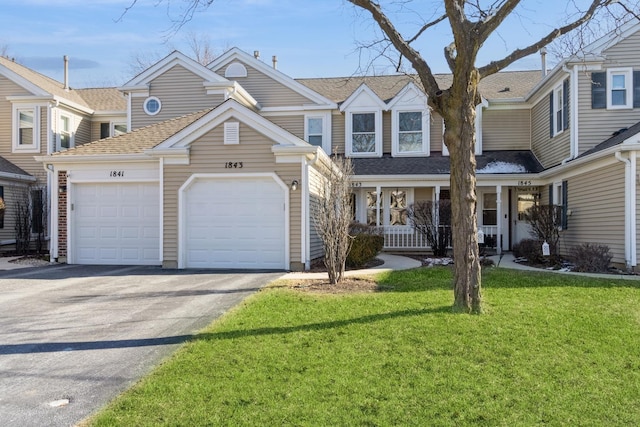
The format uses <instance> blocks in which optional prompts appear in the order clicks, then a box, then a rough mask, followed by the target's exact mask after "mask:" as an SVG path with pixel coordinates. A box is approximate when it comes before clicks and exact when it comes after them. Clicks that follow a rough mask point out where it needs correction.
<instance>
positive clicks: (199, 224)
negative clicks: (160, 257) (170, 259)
mask: <svg viewBox="0 0 640 427" xmlns="http://www.w3.org/2000/svg"><path fill="white" fill-rule="evenodd" d="M284 197H285V192H284V190H283V189H282V188H281V187H280V186H279V185H278V184H277V183H276V182H275V181H274V179H273V178H271V177H256V178H253V177H252V178H245V179H220V178H201V179H198V180H196V181H195V182H193V183H192V184H191V186H190V187H189V188H188V189H187V191H186V192H185V205H184V209H185V210H186V212H185V216H184V217H185V241H184V245H185V246H186V247H185V252H184V253H185V258H186V263H185V264H186V266H187V267H191V268H246V269H256V268H259V269H284V268H286V267H287V266H285V257H286V253H285V238H286V232H285V223H286V221H285V212H284V205H285V201H284Z"/></svg>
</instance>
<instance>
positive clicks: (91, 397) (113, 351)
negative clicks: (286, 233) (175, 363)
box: [0, 265, 282, 426]
mask: <svg viewBox="0 0 640 427" xmlns="http://www.w3.org/2000/svg"><path fill="white" fill-rule="evenodd" d="M280 276H282V273H254V272H251V273H249V272H247V273H241V272H217V271H204V270H197V271H194V270H188V271H181V270H162V269H160V268H158V267H115V266H77V265H74V266H69V265H59V266H47V267H39V268H27V269H21V270H13V271H0V425H1V426H72V425H74V424H76V423H78V422H79V421H81V420H82V419H84V418H85V417H87V416H88V415H90V414H92V413H94V412H95V411H96V410H98V409H99V408H100V407H102V406H103V405H105V404H106V403H107V402H108V401H109V400H110V399H112V398H113V397H115V396H116V395H117V394H118V393H120V392H122V391H123V390H125V389H126V388H127V387H129V386H130V385H131V384H133V383H134V382H135V381H136V380H137V379H138V378H140V377H142V376H143V375H145V374H147V373H148V372H149V371H150V370H151V369H152V368H153V366H155V365H157V364H158V363H159V362H160V361H161V360H162V359H163V358H165V357H167V356H168V355H169V354H170V353H171V352H172V351H174V350H175V349H176V348H177V346H178V345H179V344H180V343H182V342H184V341H185V340H187V339H189V338H190V337H191V336H192V334H194V333H196V332H197V331H198V330H200V329H201V328H203V327H204V326H206V325H207V324H209V323H210V322H211V321H212V320H213V319H215V318H217V317H218V316H220V315H221V314H223V313H224V312H226V311H227V310H229V308H231V307H233V306H235V305H236V304H238V303H239V302H240V301H241V300H242V299H243V298H245V297H246V296H248V295H250V294H251V293H253V292H255V291H257V290H258V289H260V288H261V287H262V286H264V285H265V284H267V283H268V282H269V281H271V280H274V279H276V278H278V277H280Z"/></svg>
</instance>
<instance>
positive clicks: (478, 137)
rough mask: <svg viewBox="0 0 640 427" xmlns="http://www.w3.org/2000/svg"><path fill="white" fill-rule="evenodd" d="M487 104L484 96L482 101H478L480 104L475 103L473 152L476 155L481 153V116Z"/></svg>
mask: <svg viewBox="0 0 640 427" xmlns="http://www.w3.org/2000/svg"><path fill="white" fill-rule="evenodd" d="M488 106H489V102H488V101H487V100H486V99H484V98H482V102H480V104H478V105H476V122H475V127H476V148H475V154H476V156H480V155H482V130H483V123H482V116H483V114H484V112H483V110H484V109H485V108H487V107H488Z"/></svg>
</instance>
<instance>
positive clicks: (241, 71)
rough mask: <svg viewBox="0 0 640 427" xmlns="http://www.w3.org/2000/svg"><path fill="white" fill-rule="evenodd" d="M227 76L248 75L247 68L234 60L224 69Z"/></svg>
mask: <svg viewBox="0 0 640 427" xmlns="http://www.w3.org/2000/svg"><path fill="white" fill-rule="evenodd" d="M224 76H225V77H226V78H238V77H247V68H246V67H245V66H244V65H242V64H241V63H239V62H232V63H231V64H229V65H228V66H227V68H226V69H225V70H224Z"/></svg>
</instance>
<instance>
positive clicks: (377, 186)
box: [376, 185, 382, 227]
mask: <svg viewBox="0 0 640 427" xmlns="http://www.w3.org/2000/svg"><path fill="white" fill-rule="evenodd" d="M381 197H382V191H381V189H380V186H379V185H376V226H377V227H380V225H381V224H380V198H381Z"/></svg>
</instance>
